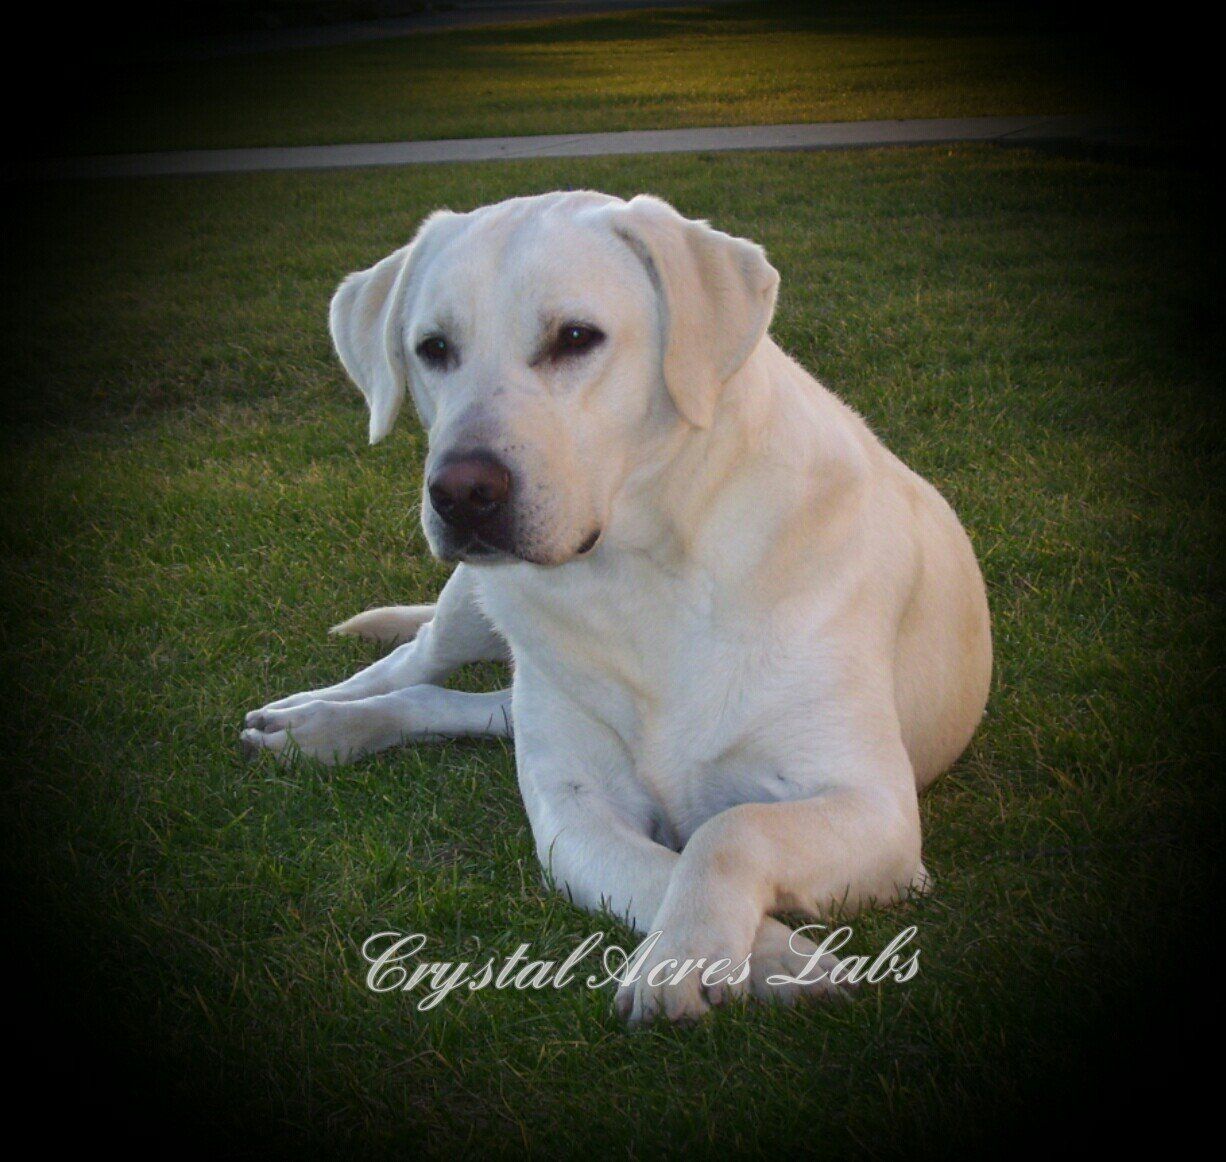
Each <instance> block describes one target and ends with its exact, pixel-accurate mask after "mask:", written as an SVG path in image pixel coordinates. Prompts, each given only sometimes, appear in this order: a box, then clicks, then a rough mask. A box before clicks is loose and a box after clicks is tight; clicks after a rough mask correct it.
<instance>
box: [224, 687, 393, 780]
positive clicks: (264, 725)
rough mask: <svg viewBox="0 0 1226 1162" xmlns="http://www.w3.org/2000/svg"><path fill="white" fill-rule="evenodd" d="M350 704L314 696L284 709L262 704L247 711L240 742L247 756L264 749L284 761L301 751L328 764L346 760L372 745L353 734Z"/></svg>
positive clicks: (353, 719) (359, 735)
mask: <svg viewBox="0 0 1226 1162" xmlns="http://www.w3.org/2000/svg"><path fill="white" fill-rule="evenodd" d="M357 721H358V716H357V715H356V714H355V713H354V708H353V706H352V704H350V703H346V702H324V701H320V700H318V699H317V700H316V701H314V702H305V703H303V704H301V705H298V706H291V707H288V708H285V709H274V708H273V707H265V708H264V709H263V710H256V711H253V712H252V713H251V714H248V715H247V720H246V729H245V730H244V731H243V732H242V734H241V735H240V736H239V744H240V746H241V747H242V751H243V754H244V755H246V756H247V758H256V757H258V756H259V755H260V754H261V753H263V752H264V751H269V752H270V753H272V754H274V755H276V757H277V758H278V759H279V760H281V761H282V762H287V761H289V760H290V759H292V758H294V757H295V756H296V755H299V754H303V755H307V756H308V757H310V758H313V759H317V760H318V761H319V762H322V763H327V764H329V765H332V764H336V763H344V762H349V761H351V760H352V759H355V758H357V757H358V756H359V755H361V754H363V753H365V751H367V750H369V749H371V746H370V743H371V742H372V740H370V739H366V738H364V737H361V732H360V731H359V732H357V734H355V731H354V727H355V725H357Z"/></svg>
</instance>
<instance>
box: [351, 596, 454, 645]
mask: <svg viewBox="0 0 1226 1162" xmlns="http://www.w3.org/2000/svg"><path fill="white" fill-rule="evenodd" d="M433 617H434V606H433V605H381V606H380V607H379V608H378V609H368V610H367V611H366V612H365V613H359V614H358V615H357V617H351V618H350V619H349V620H348V621H342V622H341V623H340V625H334V626H333V627H332V628H331V629H330V630H328V632H329V633H346V634H353V636H354V637H362V638H365V639H366V640H367V641H372V642H386V643H387V644H389V645H399V644H400V643H401V642H410V641H412V640H413V639H414V638H415V637H416V636H417V632H418V630H420V629H421V627H422V626H423V625H425V624H426V622H428V621H430V620H431V619H432V618H433Z"/></svg>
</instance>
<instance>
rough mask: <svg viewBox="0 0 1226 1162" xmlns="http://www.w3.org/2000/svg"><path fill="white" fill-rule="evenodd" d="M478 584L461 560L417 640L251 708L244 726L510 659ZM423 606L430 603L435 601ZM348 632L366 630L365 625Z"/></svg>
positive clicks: (353, 700)
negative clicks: (349, 673)
mask: <svg viewBox="0 0 1226 1162" xmlns="http://www.w3.org/2000/svg"><path fill="white" fill-rule="evenodd" d="M475 587H476V578H475V576H474V574H473V571H472V569H471V568H469V567H468V566H466V565H460V566H458V567H457V568H456V570H455V572H454V573H452V575H451V576H450V578H448V580H447V584H446V585H444V586H443V590H442V592H441V593H440V594H439V598H438V603H437V604H436V605H435V606H434V607H433V616H430V617H428V618H427V619H426V620H425V621H424V622H422V624H421V625H420V626H419V627H417V630H416V637H414V639H413V640H412V641H410V642H406V643H405V644H404V645H402V646H397V648H396V649H394V650H393V651H392V652H391V653H390V654H388V655H387V656H386V657H383V658H380V659H379V660H378V661H377V662H375V663H373V664H372V665H370V666H367V667H366V668H365V669H364V670H360V671H359V672H358V673H356V674H354V675H353V677H352V678H348V679H346V680H345V681H344V682H338V683H337V684H336V685H334V686H325V687H323V688H322V689H319V690H304V691H303V692H302V693H300V694H291V695H289V697H287V698H279V699H277V700H276V701H275V702H270V703H268V704H267V705H266V706H262V707H260V709H259V710H253V711H251V712H250V713H249V714H248V715H247V720H246V722H245V723H244V726H246V727H247V728H248V729H252V728H255V727H257V726H258V724H259V722H260V721H262V720H264V719H266V717H267V716H268V715H269V714H270V713H276V712H279V711H283V710H292V709H294V708H295V707H298V706H304V705H306V704H307V703H309V702H356V701H359V700H362V699H366V698H372V697H376V696H378V695H382V694H391V693H393V692H394V691H396V690H403V689H404V688H405V687H407V686H422V685H427V684H434V683H439V682H441V681H443V679H445V678H446V677H447V676H448V675H449V674H451V673H452V672H453V671H455V670H456V669H458V668H459V667H460V666H462V665H466V664H467V663H469V662H481V661H487V660H488V661H506V660H507V659H508V657H509V655H508V651H507V645H506V642H505V641H504V640H503V639H502V637H501V636H499V634H498V633H497V631H496V630H495V629H494V627H493V625H491V624H490V621H489V619H488V618H487V617H486V616H485V614H484V613H482V612H481V610H480V608H479V607H478V604H477V598H476V592H475ZM419 608H422V609H423V610H425V611H428V610H429V609H430V607H429V606H425V607H419ZM362 616H363V615H361V614H359V615H358V617H356V618H351V619H350V620H349V621H348V622H346V623H345V626H350V627H352V626H354V623H358V622H360V621H361V619H362ZM422 616H425V613H423V614H422ZM345 626H341V627H338V628H341V629H344V628H345ZM346 632H355V633H361V632H363V631H362V630H361V628H360V627H359V628H352V629H349V630H346Z"/></svg>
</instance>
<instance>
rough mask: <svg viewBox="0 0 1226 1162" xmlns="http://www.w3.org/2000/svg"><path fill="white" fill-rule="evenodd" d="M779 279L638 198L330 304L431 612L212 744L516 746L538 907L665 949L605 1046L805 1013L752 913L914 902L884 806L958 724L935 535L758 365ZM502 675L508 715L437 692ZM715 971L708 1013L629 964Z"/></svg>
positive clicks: (563, 205)
mask: <svg viewBox="0 0 1226 1162" xmlns="http://www.w3.org/2000/svg"><path fill="white" fill-rule="evenodd" d="M778 281H779V276H778V274H777V272H776V271H775V270H774V268H773V267H772V266H771V265H770V263H769V262H767V260H766V257H765V255H764V254H763V252H762V250H761V249H760V248H759V247H758V246H755V245H753V244H752V243H750V242H747V241H744V240H742V239H739V238H733V237H730V236H729V235H727V234H722V233H720V232H719V231H717V230H714V229H712V228H711V227H710V226H708V225H707V224H706V223H704V222H696V221H689V220H687V219H685V218H683V217H682V216H681V215H679V214H678V213H677V212H676V211H675V210H674V209H673V208H672V207H671V206H669V205H667V204H666V203H664V202H662V201H660V200H658V199H656V198H653V197H645V196H644V197H637V198H635V199H633V200H632V201H630V202H625V201H623V200H621V199H619V198H614V197H609V196H606V195H603V194H595V193H587V192H582V193H556V194H548V195H544V196H541V197H531V198H515V199H512V200H510V201H506V202H502V203H499V204H498V205H494V206H488V207H485V208H483V209H480V210H476V211H474V212H472V213H468V214H456V213H450V212H446V211H443V212H439V213H436V214H434V215H432V216H431V217H430V218H429V219H427V221H426V222H425V223H424V224H423V226H422V227H421V229H420V230H419V231H418V233H417V236H416V237H415V238H414V240H413V241H412V242H411V243H410V244H409V245H408V246H405V247H403V248H402V249H400V250H398V251H396V253H394V254H392V255H390V256H389V257H387V258H385V259H384V260H383V261H382V262H380V263H378V264H377V265H375V266H373V267H372V268H371V269H369V270H366V271H363V272H361V273H358V274H354V275H351V276H350V277H349V278H347V279H346V280H345V281H344V282H343V283H342V285H341V287H340V289H339V290H338V291H337V293H336V296H335V298H334V299H333V301H332V311H331V326H332V335H333V339H334V341H335V343H336V348H337V351H338V352H339V354H340V357H341V360H342V362H343V363H344V365H345V368H346V369H347V370H348V372H349V374H350V375H351V376H352V377H353V379H354V380H355V381H356V382H357V384H358V386H359V387H360V388H361V390H362V392H363V393H364V395H365V396H366V399H367V402H368V403H369V406H370V440H371V442H372V443H374V442H376V441H378V440H381V439H383V437H384V436H386V435H387V433H388V431H389V429H390V428H391V427H392V424H393V422H394V421H395V419H396V416H397V413H398V412H399V411H400V407H401V402H402V400H403V398H404V395H405V389H406V387H407V388H408V389H409V391H410V392H411V394H412V397H413V401H414V403H415V404H416V407H417V412H418V414H419V415H420V417H421V420H422V422H423V424H424V425H425V427H426V429H427V430H428V432H429V454H428V456H427V459H426V467H425V490H424V497H423V505H422V514H423V522H424V526H425V530H426V535H427V538H428V539H429V542H430V546H431V548H432V549H433V551H434V552H435V553H436V554H437V555H438V556H439V557H441V558H443V559H444V560H452V561H457V562H460V564H459V565H458V566H457V568H456V570H455V572H454V573H453V574H452V576H451V579H450V580H449V581H448V582H447V585H446V586H445V587H444V589H443V592H442V594H441V595H440V597H439V599H438V604H437V605H435V606H416V607H390V608H387V609H379V610H372V611H370V612H369V613H366V614H361V615H359V616H358V617H356V618H354V619H352V620H351V621H349V622H346V623H345V624H344V625H342V626H338V627H337V628H338V629H339V630H341V631H344V632H354V633H360V634H363V635H365V636H369V637H373V638H377V639H381V640H396V639H400V640H406V639H412V640H409V641H408V644H404V645H401V646H400V647H399V648H398V649H396V650H395V651H394V652H392V653H390V654H389V655H388V656H386V657H385V658H383V659H382V660H381V661H379V662H377V663H375V664H374V665H373V666H371V667H369V668H368V669H366V670H364V671H362V672H361V673H359V674H357V675H356V676H355V677H353V678H351V679H349V680H348V681H346V682H342V683H341V684H340V685H338V686H332V687H329V688H327V689H323V690H316V691H312V692H309V693H305V694H298V695H295V696H293V697H290V698H284V699H282V700H280V701H278V702H273V703H271V704H269V705H268V706H266V707H264V708H263V709H262V710H258V711H255V712H253V713H252V714H250V715H248V718H247V729H246V730H245V731H244V732H243V740H244V743H245V745H246V747H247V748H248V749H249V750H253V751H258V750H262V749H267V750H270V751H273V752H274V753H276V754H279V755H286V754H288V753H292V752H294V751H295V750H301V751H303V752H305V753H306V754H309V755H313V756H315V757H316V758H319V759H322V760H324V761H344V760H346V759H348V758H352V757H355V756H357V755H359V754H363V753H368V752H370V751H375V750H379V749H381V748H383V747H388V746H393V745H396V744H398V743H401V742H403V741H405V740H411V739H425V738H431V737H435V738H437V737H439V736H453V735H482V734H485V735H509V734H510V733H511V731H512V722H513V724H514V738H515V748H516V758H517V764H518V771H519V783H520V787H521V790H522V793H523V798H524V805H525V806H526V808H527V812H528V817H529V819H530V821H531V825H532V832H533V835H534V837H535V841H536V847H537V851H538V853H539V856H540V859H541V862H542V864H543V865H544V866H545V868H546V869H547V870H548V873H549V875H550V877H551V879H552V881H553V882H554V883H555V884H556V885H557V887H558V888H559V889H560V890H562V891H564V892H566V893H567V894H568V895H569V896H570V897H571V898H572V899H573V900H574V902H575V903H577V904H579V905H580V906H582V907H584V908H589V909H599V908H602V907H608V908H610V909H611V910H612V911H614V912H615V913H617V914H618V915H620V916H622V917H624V918H627V919H628V920H629V922H630V923H631V924H632V925H633V927H634V928H635V929H636V930H638V931H639V932H642V933H650V932H656V931H658V932H660V933H662V935H661V937H660V938H659V939H658V941H657V943H656V945H655V946H654V948H653V950H652V952H651V954H650V957H649V959H648V960H647V961H646V962H645V963H644V965H643V971H642V973H641V974H640V975H639V979H638V981H637V982H636V983H635V984H633V985H632V986H626V987H623V988H622V990H621V992H620V993H619V996H618V1006H619V1009H620V1010H621V1011H622V1012H623V1014H624V1015H626V1016H628V1017H630V1018H631V1019H632V1020H635V1021H643V1020H650V1019H651V1018H652V1017H653V1016H655V1015H657V1014H660V1015H664V1016H667V1017H668V1018H670V1019H680V1018H687V1017H694V1016H697V1015H699V1014H701V1013H703V1012H705V1011H706V1010H707V1008H708V1007H709V1006H710V1005H711V1004H716V1003H719V1002H720V1001H722V1000H723V999H725V998H726V997H727V996H729V995H733V994H737V993H749V994H752V995H754V996H758V997H761V998H763V999H789V1000H790V999H793V998H794V997H795V996H796V995H797V994H799V993H802V992H806V991H816V992H821V991H830V990H831V989H832V987H833V986H831V985H830V984H829V982H828V981H825V982H822V983H818V984H815V985H812V986H807V987H802V986H798V985H795V986H789V987H784V988H780V987H777V986H774V985H772V984H770V983H769V982H768V979H767V978H768V977H770V976H773V975H777V974H779V973H786V974H792V975H794V974H795V973H796V971H797V970H798V968H799V966H802V965H803V964H804V963H805V962H806V960H807V959H808V957H809V956H810V954H811V953H812V952H813V949H814V946H813V945H812V944H811V943H810V942H808V941H807V940H805V939H803V938H799V937H798V938H797V939H795V940H792V941H790V940H789V937H791V936H792V932H791V930H790V929H789V928H788V927H786V926H785V925H783V924H782V923H780V922H779V921H778V920H775V919H773V918H772V917H771V913H772V912H778V911H788V912H803V913H809V914H812V915H815V916H822V915H829V913H830V910H831V909H833V908H842V909H850V910H854V909H856V908H859V907H862V906H865V905H867V904H870V903H874V902H875V903H878V904H884V903H889V902H891V901H896V900H898V899H899V898H900V897H902V896H904V895H905V894H906V893H907V892H908V891H909V890H911V889H919V888H921V887H922V886H923V884H924V881H925V878H926V876H925V872H924V869H923V866H922V865H921V863H920V823H919V812H918V805H917V792H918V791H919V790H920V789H922V788H924V787H925V786H926V785H927V784H929V783H930V782H932V780H933V779H935V778H936V777H937V775H939V774H940V773H941V772H942V771H943V770H945V769H946V768H947V767H948V766H949V765H950V764H951V763H952V762H953V761H954V759H956V758H957V756H958V755H959V753H960V752H961V751H962V750H963V748H964V747H965V746H966V744H967V742H968V740H969V739H970V737H971V734H972V732H973V731H974V730H975V727H976V725H977V723H978V722H979V720H980V717H981V715H982V713H983V708H984V703H985V700H986V698H987V692H988V684H989V676H990V671H991V635H990V629H989V623H988V608H987V602H986V599H985V594H984V586H983V581H982V578H981V576H980V573H979V568H978V566H977V564H976V560H975V556H974V553H973V551H972V549H971V545H970V542H969V540H968V539H967V536H966V534H965V532H964V531H963V529H962V527H961V525H960V524H959V523H958V519H957V517H956V516H955V515H954V513H953V511H952V510H951V509H950V507H949V505H948V504H946V503H945V501H944V500H943V499H942V498H941V496H940V495H939V494H938V493H937V492H936V490H935V489H934V488H932V487H931V485H929V484H928V483H926V482H925V481H924V480H922V479H920V477H918V476H917V475H915V473H913V472H912V471H910V470H909V469H908V468H906V467H905V466H904V465H903V464H902V463H901V462H900V461H899V460H897V459H896V458H895V457H894V456H893V455H892V454H891V453H890V452H888V451H887V450H886V449H885V447H884V446H883V445H882V444H881V443H880V442H879V441H878V440H877V439H876V437H874V435H873V434H872V432H870V431H869V429H868V427H867V426H866V425H865V424H864V422H863V421H862V420H861V419H860V418H859V416H857V415H856V414H855V413H854V412H853V411H851V409H850V408H848V407H847V406H845V405H844V404H843V403H841V402H840V401H839V400H837V399H836V398H835V397H834V396H833V395H831V394H830V393H829V392H828V391H826V390H825V389H824V388H823V387H822V386H821V385H820V384H818V383H817V382H816V381H815V380H814V379H812V378H811V377H810V376H809V375H808V374H807V373H806V372H805V371H804V370H803V369H802V368H801V367H799V366H798V365H797V364H796V363H794V362H793V361H792V360H791V359H790V358H789V357H788V356H787V355H785V354H784V353H783V351H781V350H780V349H779V347H777V346H776V345H775V343H774V342H773V341H772V340H771V338H770V337H769V335H768V334H767V326H768V324H769V323H770V320H771V315H772V312H773V310H774V305H775V292H776V288H777V285H778ZM414 635H416V636H414ZM508 657H509V658H511V659H513V661H514V682H513V686H512V688H511V690H510V691H503V692H500V693H494V694H469V693H462V692H458V691H450V690H445V689H442V688H441V687H440V686H439V685H437V683H440V682H442V681H443V680H444V679H445V678H446V676H447V675H448V673H450V672H451V671H452V670H454V669H455V668H456V667H458V666H460V665H462V664H464V663H466V662H472V661H477V660H480V659H490V658H495V659H505V658H508ZM747 955H748V956H749V962H750V965H751V971H750V972H749V975H748V976H747V978H746V979H745V980H744V981H741V982H737V983H736V984H735V985H731V986H730V985H729V984H727V983H726V982H725V983H723V984H716V985H714V986H709V985H707V984H704V983H703V979H702V976H701V975H700V974H699V973H697V972H691V973H690V974H688V975H685V974H682V979H680V980H677V979H676V975H677V974H675V973H671V974H670V973H669V972H668V971H667V967H666V968H665V971H664V972H653V971H652V970H653V969H655V968H658V967H661V966H665V962H666V961H676V962H677V963H678V964H680V965H682V966H684V965H685V962H686V961H687V959H689V960H692V961H694V962H702V963H705V964H707V965H710V964H712V963H713V962H716V961H720V960H730V961H731V962H732V963H733V964H734V965H736V964H742V963H744V961H745V958H746V956H747ZM648 977H653V978H654V979H655V980H656V981H663V983H656V984H653V983H651V981H649V980H648V979H647V978H648Z"/></svg>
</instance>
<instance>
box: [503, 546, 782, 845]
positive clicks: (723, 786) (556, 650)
mask: <svg viewBox="0 0 1226 1162" xmlns="http://www.w3.org/2000/svg"><path fill="white" fill-rule="evenodd" d="M525 572H526V571H525ZM515 581H516V582H517V583H514V584H510V585H506V586H503V585H493V586H490V587H489V590H488V592H487V598H486V608H487V611H488V612H489V613H490V615H491V616H492V617H493V618H494V621H495V623H496V624H497V625H498V627H499V629H500V630H501V631H502V632H503V633H504V634H505V635H506V636H507V638H508V640H509V641H510V643H511V646H512V649H513V651H514V652H515V655H516V658H517V660H518V661H519V662H520V663H521V664H527V665H528V666H530V667H531V670H532V672H533V674H534V675H535V676H536V677H537V678H538V679H539V680H543V681H545V682H548V683H549V684H550V686H551V687H552V688H553V689H554V690H556V691H558V692H560V693H561V694H563V695H564V696H565V697H566V698H567V699H569V700H572V701H574V702H576V703H578V704H579V705H580V706H581V707H582V708H583V710H584V711H586V713H587V714H588V715H590V716H591V717H592V718H593V719H594V720H595V721H597V722H599V723H601V724H603V725H604V726H606V727H608V728H609V729H610V730H611V731H612V732H613V733H614V734H615V735H616V736H617V737H618V738H619V739H620V740H621V742H622V743H623V744H624V746H625V749H626V751H627V753H628V756H629V758H630V765H631V770H629V771H627V772H622V773H621V776H615V773H614V772H609V774H610V775H611V776H615V777H627V778H633V779H634V780H635V781H636V782H638V783H639V784H640V785H643V786H645V789H646V790H647V791H648V793H649V794H650V796H651V797H652V799H654V801H655V802H656V803H657V804H658V806H659V809H660V812H661V816H662V819H663V821H664V822H665V823H666V824H667V827H668V828H669V829H671V830H672V831H673V832H674V833H675V834H676V835H677V836H678V837H679V838H680V839H682V840H684V839H685V838H686V837H688V835H689V834H690V833H692V831H693V830H694V828H696V827H697V826H698V825H699V824H700V823H701V822H702V821H703V820H704V819H706V818H709V817H710V816H711V815H713V814H715V813H717V812H718V811H722V810H724V809H726V808H727V807H729V806H731V805H732V804H734V803H737V802H744V801H748V800H759V801H760V800H762V799H772V798H778V797H780V794H781V788H782V790H784V791H786V790H787V789H788V788H787V787H786V786H784V785H783V784H782V782H781V776H780V774H779V772H780V771H781V770H782V769H783V767H784V765H785V764H784V761H783V760H782V759H781V758H780V757H779V756H775V755H773V754H771V753H770V743H769V740H768V739H767V737H766V732H764V731H763V730H762V723H763V722H764V720H765V719H766V718H767V717H768V716H769V713H770V711H771V710H772V709H773V707H772V706H771V702H772V699H774V700H775V702H776V703H777V701H778V699H779V697H780V696H784V697H786V692H783V691H780V690H778V689H777V677H778V675H777V674H772V673H771V670H770V667H769V666H768V664H767V661H768V651H767V650H766V649H765V648H764V642H763V640H762V637H761V634H760V633H759V632H758V630H757V628H756V627H754V626H752V625H750V624H749V623H748V621H747V619H746V617H745V612H744V609H743V607H742V608H740V609H739V610H738V609H732V608H725V605H724V602H723V599H722V596H723V595H721V594H720V593H719V592H718V591H717V590H716V589H715V588H714V587H713V586H712V585H711V584H710V583H709V582H706V583H704V581H703V579H702V577H701V576H700V575H693V574H690V575H671V574H669V573H667V572H665V571H662V570H660V569H658V568H656V567H654V566H653V565H652V564H651V563H650V562H638V561H636V560H634V559H633V558H631V559H629V560H625V561H621V562H618V564H617V565H616V566H615V567H614V566H612V565H607V564H606V565H603V566H600V567H593V568H590V569H583V570H571V569H569V568H568V569H567V570H565V571H562V570H556V571H550V572H545V571H533V572H532V573H527V575H526V576H525V577H523V578H522V579H521V578H516V579H515Z"/></svg>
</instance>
